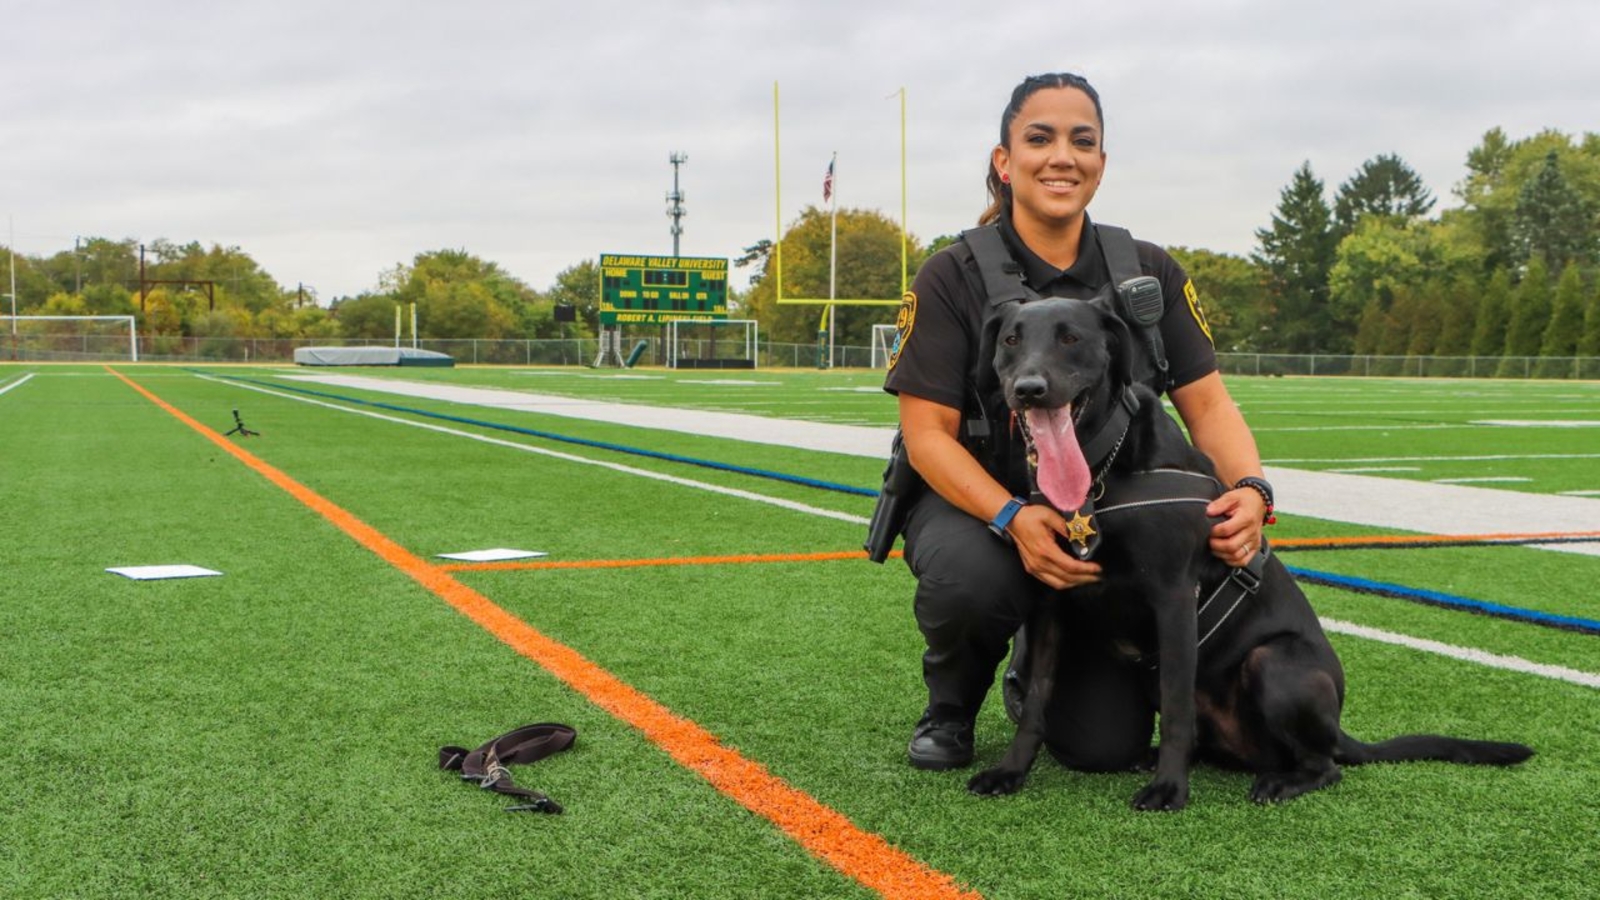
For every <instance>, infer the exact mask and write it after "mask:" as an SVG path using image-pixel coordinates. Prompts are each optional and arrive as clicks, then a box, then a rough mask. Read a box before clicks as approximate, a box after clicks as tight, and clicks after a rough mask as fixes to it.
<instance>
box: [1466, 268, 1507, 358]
mask: <svg viewBox="0 0 1600 900" xmlns="http://www.w3.org/2000/svg"><path fill="white" fill-rule="evenodd" d="M1476 319H1477V321H1476V322H1475V323H1474V325H1473V330H1472V355H1473V356H1499V355H1501V354H1502V353H1504V352H1505V349H1506V327H1507V325H1509V324H1510V322H1511V276H1510V274H1508V273H1507V272H1506V270H1505V269H1495V270H1494V274H1493V275H1491V276H1489V283H1488V284H1486V285H1484V288H1483V291H1482V294H1481V296H1480V298H1479V300H1478V315H1477V317H1476Z"/></svg>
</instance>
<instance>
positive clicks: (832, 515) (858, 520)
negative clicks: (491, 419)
mask: <svg viewBox="0 0 1600 900" xmlns="http://www.w3.org/2000/svg"><path fill="white" fill-rule="evenodd" d="M196 377H197V378H203V379H205V380H206V381H215V382H217V383H218V384H226V385H231V386H233V387H239V388H244V389H245V390H249V391H256V392H258V393H262V394H271V395H272V396H274V397H282V398H284V399H285V400H298V401H300V402H301V403H310V404H312V405H313V406H322V407H326V408H328V409H336V410H339V411H340V412H347V413H355V414H356V415H358V416H366V417H367V418H369V419H381V420H382V421H385V422H395V423H398V424H401V425H410V426H411V427H413V428H423V429H426V430H428V431H437V432H439V433H440V434H450V435H455V436H456V437H464V438H470V439H472V440H474V441H482V442H483V443H485V444H495V445H497V446H500V447H510V448H511V449H513V450H522V451H525V452H527V453H537V454H539V455H540V456H548V457H551V458H552V459H562V460H566V461H567V462H575V463H582V464H584V465H587V466H599V467H601V468H603V469H610V470H612V471H613V472H621V473H623V474H625V475H638V476H639V477H641V478H651V479H654V480H656V481H665V482H667V483H668V484H676V485H679V486H680V487H691V488H698V489H700V490H702V491H710V492H711V493H713V494H723V495H726V496H729V497H738V498H740V499H743V500H751V501H754V502H756V503H766V504H769V505H772V506H780V507H782V508H784V509H788V510H793V511H795V512H803V513H809V514H810V515H814V516H822V517H824V518H828V519H837V520H839V521H841V522H849V523H851V524H852V525H865V524H867V518H866V517H865V516H857V515H852V514H850V513H845V512H839V511H837V510H832V509H822V508H821V507H817V506H811V505H809V504H806V503H797V502H795V501H793V500H784V499H782V498H780V497H768V496H767V495H765V494H757V493H753V492H751V491H741V490H739V489H737V488H727V487H722V486H721V485H716V484H707V483H706V482H704V481H694V480H693V479H689V478H679V477H677V476H675V475H664V474H662V473H660V472H652V471H650V470H648V469H636V468H634V467H633V466H624V465H621V464H620V463H613V462H606V461H604V460H598V459H589V458H588V457H585V456H575V455H573V454H571V453H562V452H560V451H559V450H546V449H544V448H543V447H531V446H529V445H527V444H519V443H517V442H516V441H504V440H501V439H499V438H492V437H489V436H488V435H482V434H473V433H472V432H470V431H460V430H457V429H455V428H446V427H444V426H443V425H434V424H431V423H428V422H413V421H412V420H410V419H401V418H398V417H396V416H386V415H384V414H382V413H376V412H372V411H370V410H365V409H356V408H354V407H350V406H340V405H339V404H337V403H328V402H327V401H325V400H317V399H314V398H312V397H299V396H296V395H294V394H287V393H284V392H282V391H274V390H272V389H270V388H264V387H257V386H255V385H250V384H243V383H240V382H237V381H228V380H226V379H222V378H213V377H212V376H210V375H197V376H196Z"/></svg>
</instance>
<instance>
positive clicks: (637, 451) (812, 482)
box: [190, 370, 878, 497]
mask: <svg viewBox="0 0 1600 900" xmlns="http://www.w3.org/2000/svg"><path fill="white" fill-rule="evenodd" d="M190 371H197V370H190ZM204 374H207V375H213V376H215V377H217V378H226V379H228V380H230V381H242V382H245V383H247V384H256V385H260V386H262V387H270V388H275V389H280V390H285V391H294V392H296V393H300V394H309V395H311V396H313V397H324V398H327V399H330V400H340V401H343V402H345V403H359V404H361V405H363V406H372V407H376V408H378V409H386V410H389V411H390V412H403V413H410V414H411V415H414V416H425V417H427V418H430V419H442V420H444V421H446V422H455V423H458V424H462V425H476V426H478V427H479V428H492V429H494V430H496V431H510V432H514V433H516V434H525V435H528V436H529V437H536V438H543V439H545V440H549V441H561V442H562V443H566V444H577V445H579V446H582V447H594V448H597V449H600V450H612V451H615V452H617V453H631V454H633V455H635V456H647V457H650V458H651V459H661V460H666V461H667V462H675V463H684V464H685V465H691V466H700V467H702V468H706V469H716V470H718V471H722V472H736V473H738V474H740V475H752V476H755V477H756V478H770V479H772V480H773V481H783V482H787V483H789V484H798V485H801V486H802V487H809V488H817V489H819V490H824V491H837V492H838V493H841V494H854V495H856V496H858V497H876V496H878V492H877V491H875V490H872V489H871V488H859V487H852V486H851V485H848V484H837V483H835V482H832V481H822V480H820V479H817V478H805V477H802V476H799V475H786V474H784V473H783V472H771V471H768V470H766V469H754V468H751V467H749V466H736V465H733V464H731V463H720V462H714V461H712V460H708V459H695V458H694V457H692V456H679V455H677V454H676V453H661V452H659V451H656V450H645V449H644V448H642V447H629V446H627V445H625V444H612V443H608V442H606V441H591V440H586V439H584V438H575V437H570V436H568V435H564V434H556V433H554V432H550V431H539V430H537V429H533V428H520V427H518V426H516V425H502V424H500V423H499V422H485V421H483V420H482V419H468V418H466V417H464V416H451V415H446V414H444V413H436V412H429V411H427V410H425V409H413V408H411V407H408V406H397V405H395V404H392V403H380V402H378V401H376V400H362V399H361V398H359V397H346V396H344V395H342V394H334V393H329V392H327V391H314V390H311V389H310V388H303V387H298V386H296V385H292V384H282V383H279V382H276V381H261V380H259V379H255V378H245V377H243V376H241V375H225V374H222V373H218V372H206V373H204Z"/></svg>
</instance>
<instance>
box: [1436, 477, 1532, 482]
mask: <svg viewBox="0 0 1600 900" xmlns="http://www.w3.org/2000/svg"><path fill="white" fill-rule="evenodd" d="M1532 480H1533V479H1532V478H1523V477H1522V476H1521V475H1483V476H1480V477H1477V478H1435V479H1432V481H1433V483H1434V484H1488V483H1504V482H1512V481H1532Z"/></svg>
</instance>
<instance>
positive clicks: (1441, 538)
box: [1272, 531, 1600, 547]
mask: <svg viewBox="0 0 1600 900" xmlns="http://www.w3.org/2000/svg"><path fill="white" fill-rule="evenodd" d="M1572 538H1600V531H1535V532H1526V533H1521V534H1383V535H1370V536H1368V537H1349V536H1347V537H1329V538H1274V539H1273V541H1272V545H1273V546H1275V547H1302V546H1337V545H1340V544H1444V543H1449V542H1452V541H1538V540H1541V539H1543V540H1552V541H1553V540H1563V539H1569V540H1570V539H1572Z"/></svg>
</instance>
